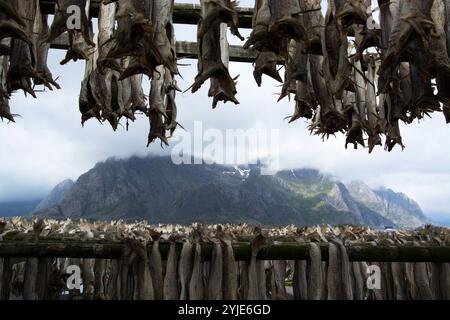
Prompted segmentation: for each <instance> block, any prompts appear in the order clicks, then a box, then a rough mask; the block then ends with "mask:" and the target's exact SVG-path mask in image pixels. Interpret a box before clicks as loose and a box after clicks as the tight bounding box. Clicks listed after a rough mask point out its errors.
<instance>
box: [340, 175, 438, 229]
mask: <svg viewBox="0 0 450 320" xmlns="http://www.w3.org/2000/svg"><path fill="white" fill-rule="evenodd" d="M348 190H349V192H350V195H351V196H352V197H353V198H354V199H355V200H356V201H357V202H358V204H359V205H360V206H365V207H366V208H367V209H369V210H372V211H375V212H378V213H379V214H381V215H382V216H383V217H384V218H386V219H389V220H391V221H392V222H394V223H395V224H396V225H397V226H400V227H418V226H421V225H423V224H424V223H428V222H429V221H428V219H427V218H426V217H425V215H424V214H423V212H422V210H421V208H420V206H419V204H418V203H417V202H415V201H414V200H412V199H410V198H409V197H408V196H407V195H405V194H403V193H397V192H394V191H393V190H391V189H387V188H384V187H381V188H380V189H378V190H372V189H371V188H370V187H369V186H368V185H366V184H365V183H363V182H360V181H355V182H351V183H349V184H348Z"/></svg>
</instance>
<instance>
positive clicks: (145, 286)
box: [120, 239, 154, 300]
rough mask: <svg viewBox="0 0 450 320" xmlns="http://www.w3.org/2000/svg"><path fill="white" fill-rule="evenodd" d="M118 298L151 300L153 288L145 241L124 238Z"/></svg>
mask: <svg viewBox="0 0 450 320" xmlns="http://www.w3.org/2000/svg"><path fill="white" fill-rule="evenodd" d="M120 299H121V300H152V299H154V290H153V286H152V276H151V272H150V268H149V260H148V253H147V245H146V243H145V242H142V241H139V240H135V239H126V240H125V244H124V248H123V252H122V258H121V261H120Z"/></svg>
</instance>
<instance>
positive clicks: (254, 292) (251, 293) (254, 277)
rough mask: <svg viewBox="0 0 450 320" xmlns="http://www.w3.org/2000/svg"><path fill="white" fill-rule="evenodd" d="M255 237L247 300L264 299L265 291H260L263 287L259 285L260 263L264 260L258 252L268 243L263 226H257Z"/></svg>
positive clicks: (249, 270)
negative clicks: (259, 258) (259, 257)
mask: <svg viewBox="0 0 450 320" xmlns="http://www.w3.org/2000/svg"><path fill="white" fill-rule="evenodd" d="M255 234H256V235H255V237H254V238H253V239H252V241H251V248H252V257H251V260H250V264H249V265H248V269H247V271H248V277H247V280H248V283H247V285H248V289H247V296H246V299H245V300H261V299H264V296H265V294H266V293H265V292H260V291H261V290H260V289H261V287H260V286H259V285H258V283H259V282H258V281H261V280H262V279H261V276H260V272H258V271H261V268H260V265H259V264H261V263H263V261H258V259H257V256H258V253H259V252H260V251H261V250H262V249H263V248H264V247H265V246H266V245H267V238H266V237H265V236H264V235H263V234H262V231H261V228H260V227H256V228H255ZM258 266H259V267H258Z"/></svg>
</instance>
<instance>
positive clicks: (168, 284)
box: [164, 237, 178, 300]
mask: <svg viewBox="0 0 450 320" xmlns="http://www.w3.org/2000/svg"><path fill="white" fill-rule="evenodd" d="M177 270H178V251H177V244H176V238H174V237H173V238H172V239H171V243H170V249H169V256H168V257H167V266H166V273H165V276H164V300H178V274H177Z"/></svg>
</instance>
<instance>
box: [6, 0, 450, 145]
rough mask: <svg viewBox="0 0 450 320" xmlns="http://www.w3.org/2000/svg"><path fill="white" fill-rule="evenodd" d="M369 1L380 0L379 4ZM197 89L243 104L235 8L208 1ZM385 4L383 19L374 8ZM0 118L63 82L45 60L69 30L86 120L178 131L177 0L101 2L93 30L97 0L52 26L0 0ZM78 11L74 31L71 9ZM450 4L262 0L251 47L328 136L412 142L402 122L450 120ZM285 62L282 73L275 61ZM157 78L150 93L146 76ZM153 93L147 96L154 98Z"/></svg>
mask: <svg viewBox="0 0 450 320" xmlns="http://www.w3.org/2000/svg"><path fill="white" fill-rule="evenodd" d="M372 2H373V3H372ZM200 4H201V11H200V17H199V18H200V21H199V25H198V31H197V43H198V51H199V59H198V60H199V61H198V75H197V76H196V78H195V81H194V84H193V85H192V88H191V89H192V92H196V91H198V90H199V89H200V87H201V86H202V85H204V84H205V82H206V81H207V80H209V82H210V89H209V93H208V94H209V96H210V97H212V98H213V107H214V108H215V107H216V106H217V104H218V103H219V102H220V101H223V102H228V101H230V102H233V103H235V104H238V103H239V102H238V100H237V99H236V93H237V88H236V83H237V76H235V75H231V74H230V72H229V70H228V64H229V45H228V41H227V31H228V28H229V29H230V31H231V33H232V34H233V35H234V36H236V37H238V38H240V39H241V40H244V39H243V37H242V36H241V35H240V33H239V31H238V22H239V19H238V14H237V7H236V6H237V3H236V1H232V0H200ZM372 4H376V5H378V7H379V21H380V23H379V25H377V23H376V21H375V19H374V15H373V12H372ZM0 6H1V8H2V11H1V13H0V41H1V43H0V80H1V86H0V101H1V108H0V117H1V118H2V119H3V118H4V119H8V120H10V121H14V117H13V115H12V114H11V112H10V108H9V98H10V96H11V94H12V93H13V92H14V91H15V90H19V89H21V90H23V91H25V92H26V93H28V94H31V95H33V96H35V93H34V90H33V87H34V85H38V84H43V85H45V86H46V87H48V88H49V89H52V88H53V87H56V88H58V85H57V84H56V82H55V81H54V80H53V78H52V75H51V73H50V71H49V70H48V68H47V66H46V60H47V53H48V48H49V43H51V42H52V41H54V40H55V39H56V38H57V37H58V36H60V35H61V34H63V33H64V32H67V34H68V38H69V49H68V51H67V54H66V58H65V59H64V60H63V61H62V62H61V63H62V64H65V63H68V62H69V61H71V60H74V61H77V60H80V59H81V60H86V69H85V78H84V80H83V82H82V88H81V92H80V99H79V105H80V111H81V114H82V123H85V122H86V121H87V120H89V119H92V118H94V119H98V120H99V121H101V122H105V121H106V122H108V123H110V125H111V126H112V128H113V129H114V130H116V129H117V128H118V126H119V124H120V120H121V119H126V124H127V127H128V123H129V121H134V120H135V119H136V114H138V113H142V114H144V115H146V116H147V117H148V118H149V121H150V127H151V129H150V134H149V137H148V141H149V143H151V142H153V141H155V140H157V139H159V140H161V142H162V143H164V144H168V138H170V136H171V135H172V134H173V132H174V130H175V129H176V128H177V126H178V123H177V106H176V102H175V97H176V92H177V91H179V90H180V89H179V88H178V86H177V83H176V80H175V76H176V75H177V74H179V71H178V65H177V57H176V51H175V35H174V28H173V21H172V14H173V7H174V1H173V0H161V1H150V0H103V1H102V4H101V6H100V10H99V11H100V12H99V20H98V27H99V28H98V29H99V32H98V34H96V35H94V34H93V26H92V22H91V18H90V16H89V6H90V1H89V0H57V5H56V11H55V18H54V20H53V23H52V25H51V27H50V28H49V27H48V25H47V16H46V15H43V14H41V11H40V8H39V1H38V0H31V1H28V0H18V1H14V2H13V3H11V2H8V1H6V0H0ZM72 6H77V7H78V8H82V9H83V10H81V13H80V17H79V18H80V23H79V25H74V26H72V27H71V24H70V21H71V16H70V14H69V13H68V12H70V8H71V7H72ZM449 16H450V1H448V0H430V1H423V0H408V1H407V0H377V1H375V0H373V1H372V0H328V5H327V10H326V15H325V16H323V14H322V8H321V1H320V0H256V1H255V9H254V16H253V28H252V33H251V35H250V37H249V38H248V39H247V40H246V42H245V44H244V48H245V49H248V50H253V51H256V52H257V58H256V61H255V64H254V77H255V80H256V82H257V84H258V85H261V84H262V81H263V75H267V76H270V77H272V78H274V79H275V80H277V81H279V82H281V83H283V86H282V92H281V94H280V100H281V99H283V98H285V97H287V96H291V95H294V96H295V104H296V105H295V112H294V114H293V116H292V117H291V122H294V121H296V120H298V119H300V118H304V119H307V120H308V121H309V122H310V126H309V128H310V131H311V132H312V133H313V134H316V135H319V136H322V137H323V138H326V137H329V136H330V135H335V134H337V133H345V134H346V136H347V141H346V145H347V146H348V145H353V146H354V147H355V148H357V147H358V146H363V147H368V148H369V152H372V151H373V149H374V148H375V147H376V146H378V145H383V140H382V138H383V136H384V137H385V143H384V144H385V148H386V149H387V150H389V151H391V150H392V149H393V148H394V147H395V146H396V145H399V146H401V147H402V148H403V147H404V145H403V139H402V136H401V132H400V124H401V122H402V123H405V124H411V123H412V122H413V121H415V120H417V119H418V120H420V119H423V118H424V117H425V116H426V115H430V114H431V113H433V112H443V113H444V115H445V118H446V120H447V122H450V97H449V93H448V92H450V90H449V89H450V88H449V87H448V82H449V81H447V80H448V79H447V78H449V77H450V58H449V52H450V50H449V49H450V22H449V19H448V17H449ZM280 62H281V63H282V64H284V67H285V76H284V79H282V78H281V75H280V73H279V68H278V66H279V63H280ZM144 75H146V76H147V77H148V78H149V79H150V80H151V90H150V93H149V94H148V99H147V95H146V94H145V93H144V92H143V90H142V81H143V76H144ZM147 100H148V101H147Z"/></svg>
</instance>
